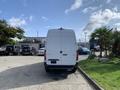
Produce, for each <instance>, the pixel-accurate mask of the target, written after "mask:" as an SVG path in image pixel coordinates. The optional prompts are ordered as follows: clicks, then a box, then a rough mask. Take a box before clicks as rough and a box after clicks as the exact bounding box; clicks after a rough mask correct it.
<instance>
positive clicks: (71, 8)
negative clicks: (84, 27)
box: [65, 0, 82, 13]
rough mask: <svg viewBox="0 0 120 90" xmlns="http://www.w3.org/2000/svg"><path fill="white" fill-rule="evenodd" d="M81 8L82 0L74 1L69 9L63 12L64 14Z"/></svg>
mask: <svg viewBox="0 0 120 90" xmlns="http://www.w3.org/2000/svg"><path fill="white" fill-rule="evenodd" d="M81 6H82V0H75V2H74V3H73V4H72V5H71V7H70V8H69V9H66V10H65V13H68V12H70V11H74V10H77V9H79V8H80V7H81Z"/></svg>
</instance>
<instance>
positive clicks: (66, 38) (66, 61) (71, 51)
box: [61, 30, 76, 65]
mask: <svg viewBox="0 0 120 90" xmlns="http://www.w3.org/2000/svg"><path fill="white" fill-rule="evenodd" d="M61 46H62V60H61V64H62V65H75V64H76V38H75V33H74V32H73V31H72V30H61Z"/></svg>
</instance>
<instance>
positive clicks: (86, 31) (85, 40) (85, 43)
mask: <svg viewBox="0 0 120 90" xmlns="http://www.w3.org/2000/svg"><path fill="white" fill-rule="evenodd" d="M84 34H85V46H86V47H87V41H86V36H87V31H85V32H84Z"/></svg>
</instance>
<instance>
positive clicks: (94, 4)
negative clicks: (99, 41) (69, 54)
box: [0, 0, 120, 41]
mask: <svg viewBox="0 0 120 90" xmlns="http://www.w3.org/2000/svg"><path fill="white" fill-rule="evenodd" d="M0 19H5V20H7V22H8V23H9V24H10V25H11V26H14V27H17V26H19V27H22V28H23V29H24V30H25V35H26V36H31V37H32V36H34V37H35V36H41V37H44V36H46V35H47V31H48V30H49V29H55V28H60V27H63V28H67V29H73V30H74V31H75V33H76V37H77V40H80V41H84V40H85V33H87V34H86V36H87V40H88V39H89V37H90V34H91V33H92V32H93V31H94V30H95V29H96V28H99V27H102V26H108V27H117V28H118V29H119V28H120V0H0Z"/></svg>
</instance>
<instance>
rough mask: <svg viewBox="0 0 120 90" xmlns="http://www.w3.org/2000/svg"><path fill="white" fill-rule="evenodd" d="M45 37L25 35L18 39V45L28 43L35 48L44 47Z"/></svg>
mask: <svg viewBox="0 0 120 90" xmlns="http://www.w3.org/2000/svg"><path fill="white" fill-rule="evenodd" d="M45 42H46V37H25V38H24V39H23V41H20V42H19V43H18V45H20V46H21V45H29V46H30V47H34V48H35V49H36V50H38V49H39V48H42V47H45Z"/></svg>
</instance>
